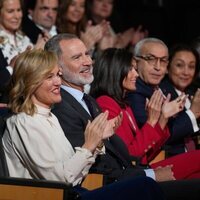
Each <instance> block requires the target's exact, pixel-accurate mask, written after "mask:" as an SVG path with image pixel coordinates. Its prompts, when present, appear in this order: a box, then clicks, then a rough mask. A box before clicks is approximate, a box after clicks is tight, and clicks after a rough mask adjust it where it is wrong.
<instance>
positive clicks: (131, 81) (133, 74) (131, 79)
mask: <svg viewBox="0 0 200 200" xmlns="http://www.w3.org/2000/svg"><path fill="white" fill-rule="evenodd" d="M137 77H138V73H137V71H136V62H135V60H133V61H132V64H131V67H130V70H129V72H128V74H127V77H125V78H124V80H123V82H122V86H123V89H124V91H134V90H136V80H137Z"/></svg>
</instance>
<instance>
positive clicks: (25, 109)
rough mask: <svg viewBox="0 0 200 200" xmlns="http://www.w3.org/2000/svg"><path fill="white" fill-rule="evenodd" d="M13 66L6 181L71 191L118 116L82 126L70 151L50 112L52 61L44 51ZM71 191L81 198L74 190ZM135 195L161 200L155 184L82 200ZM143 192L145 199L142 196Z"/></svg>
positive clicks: (139, 183) (55, 85)
mask: <svg viewBox="0 0 200 200" xmlns="http://www.w3.org/2000/svg"><path fill="white" fill-rule="evenodd" d="M15 65H16V66H15V68H14V73H13V76H12V81H11V90H10V104H9V105H10V108H11V110H12V112H13V115H12V116H11V117H10V118H8V119H7V122H6V129H5V132H4V135H3V147H4V151H5V155H6V160H7V164H8V170H9V175H10V176H11V177H21V178H33V179H46V180H55V181H65V182H68V183H72V184H73V185H74V186H76V185H77V184H79V183H80V182H81V181H82V179H83V178H84V176H86V175H87V173H88V170H89V169H90V167H91V165H92V164H93V163H94V162H95V159H96V157H97V156H98V154H101V153H103V149H102V148H100V147H99V146H98V145H99V143H101V142H102V140H103V139H106V138H108V137H110V136H112V135H113V126H114V124H116V123H119V116H118V117H117V118H115V119H114V120H109V121H108V120H107V116H108V113H107V112H105V113H101V114H100V115H99V116H98V117H96V118H95V119H94V120H93V122H90V121H88V123H87V126H86V129H85V133H84V135H85V142H84V143H83V144H82V145H81V146H80V147H76V150H75V151H74V149H73V148H72V146H71V144H70V142H69V140H67V138H66V137H65V135H64V132H63V130H62V128H61V126H60V124H59V122H58V120H57V118H56V117H55V115H54V114H53V113H51V111H50V109H51V106H52V105H53V104H54V103H57V102H59V101H61V95H60V85H61V78H60V76H61V71H60V68H59V66H58V64H57V57H56V55H54V54H53V53H51V52H47V51H44V50H31V51H26V52H24V53H22V54H21V55H20V56H19V57H18V58H17V60H16V64H15ZM115 188H117V189H118V192H117V193H116V190H115ZM150 188H151V189H150ZM75 190H76V191H82V192H83V189H81V188H78V187H76V188H75ZM105 190H106V191H107V192H106V193H105V192H104V191H105ZM137 190H140V191H141V196H142V199H145V198H147V199H152V200H153V199H160V198H161V199H163V196H162V192H161V190H160V188H159V187H158V186H157V184H156V183H155V182H154V181H153V180H149V179H147V178H137V179H134V178H133V179H131V180H128V181H127V182H120V183H117V184H114V185H111V186H108V187H106V188H103V190H102V192H101V189H99V190H97V191H94V192H89V191H84V193H83V197H85V199H94V194H93V193H95V194H96V195H98V194H99V195H101V197H102V199H109V197H110V195H112V197H113V198H114V197H115V195H117V196H116V198H117V199H120V198H119V196H118V195H120V196H121V198H122V196H123V197H125V198H126V199H132V196H134V193H136V194H137ZM143 190H144V191H146V192H147V195H146V194H144V195H143V194H142V193H143ZM124 191H127V193H128V194H127V193H126V192H124ZM134 191H135V192H134ZM114 192H115V194H114Z"/></svg>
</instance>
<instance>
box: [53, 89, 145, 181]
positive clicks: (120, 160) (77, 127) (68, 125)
mask: <svg viewBox="0 0 200 200" xmlns="http://www.w3.org/2000/svg"><path fill="white" fill-rule="evenodd" d="M61 95H62V102H61V103H59V104H55V105H54V108H53V109H52V112H53V113H54V114H55V115H56V116H57V118H58V120H59V122H60V124H61V127H62V128H63V130H64V133H65V135H66V137H67V138H68V140H69V141H70V142H71V144H72V146H73V147H76V146H82V145H83V143H84V130H85V127H86V125H87V123H88V120H92V119H91V116H90V115H89V114H88V113H87V111H86V110H85V109H84V108H83V107H82V106H81V105H80V104H79V103H78V101H77V100H76V99H75V98H74V97H73V96H72V95H71V94H69V93H68V92H66V91H64V90H63V89H61ZM91 101H92V104H93V106H94V107H95V108H96V115H98V114H99V113H100V109H99V107H98V105H97V103H96V102H95V100H94V99H93V98H92V97H91ZM104 144H105V147H106V154H105V155H101V156H98V157H97V159H96V162H95V164H94V165H93V166H92V168H91V172H96V173H103V174H104V175H105V182H106V183H109V182H113V181H114V180H116V179H123V178H127V177H130V176H136V175H143V176H145V172H144V170H143V169H142V168H140V167H135V168H134V167H132V165H131V162H130V160H131V158H130V156H129V154H128V151H127V148H126V146H125V144H124V143H123V142H122V140H121V139H120V138H119V137H118V136H116V135H114V136H113V137H111V138H110V140H109V141H108V140H105V141H104Z"/></svg>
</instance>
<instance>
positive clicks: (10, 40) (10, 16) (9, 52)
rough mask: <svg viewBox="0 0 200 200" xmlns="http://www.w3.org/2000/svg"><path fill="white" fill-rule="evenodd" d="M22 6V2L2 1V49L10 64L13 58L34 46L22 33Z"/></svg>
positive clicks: (0, 9) (15, 0)
mask: <svg viewBox="0 0 200 200" xmlns="http://www.w3.org/2000/svg"><path fill="white" fill-rule="evenodd" d="M21 20H22V4H21V1H20V0H0V48H1V50H2V53H3V55H4V58H6V60H7V63H8V64H10V62H11V60H12V58H13V57H15V56H16V55H18V54H19V53H20V52H23V51H25V50H26V49H27V47H32V44H31V42H30V40H29V38H28V37H27V36H25V35H24V34H23V33H22V32H21V31H20V26H21Z"/></svg>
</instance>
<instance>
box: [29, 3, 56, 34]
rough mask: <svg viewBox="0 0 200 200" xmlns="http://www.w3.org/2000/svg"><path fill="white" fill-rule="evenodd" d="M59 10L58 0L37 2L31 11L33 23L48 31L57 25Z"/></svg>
mask: <svg viewBox="0 0 200 200" xmlns="http://www.w3.org/2000/svg"><path fill="white" fill-rule="evenodd" d="M57 9H58V0H37V3H36V6H35V8H34V10H29V13H30V15H31V17H32V18H33V21H34V22H35V23H36V24H38V25H40V26H42V27H43V28H45V29H47V30H48V31H49V30H50V29H51V27H52V26H53V25H55V22H56V17H57Z"/></svg>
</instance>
